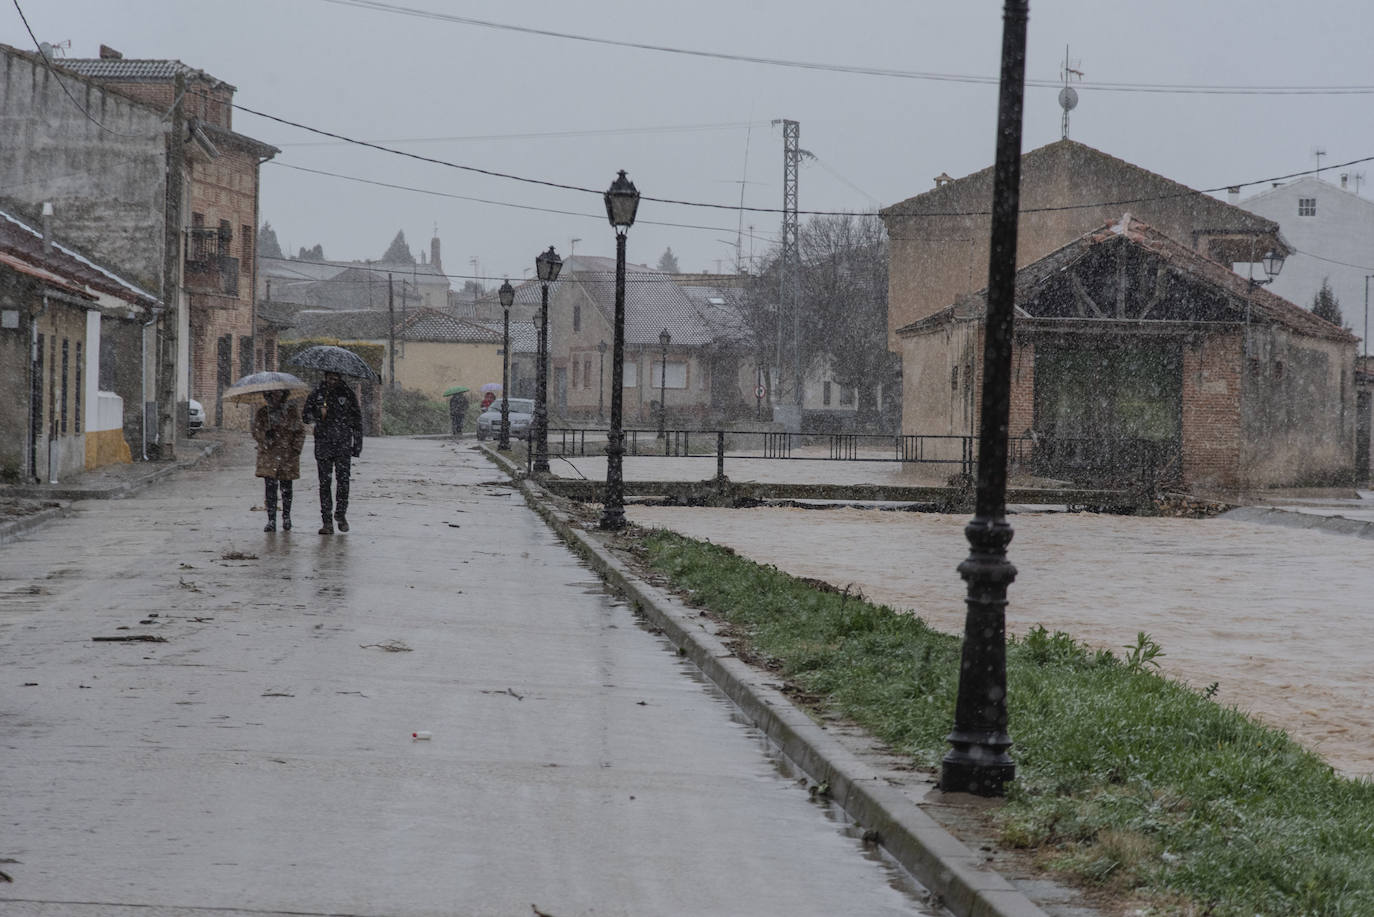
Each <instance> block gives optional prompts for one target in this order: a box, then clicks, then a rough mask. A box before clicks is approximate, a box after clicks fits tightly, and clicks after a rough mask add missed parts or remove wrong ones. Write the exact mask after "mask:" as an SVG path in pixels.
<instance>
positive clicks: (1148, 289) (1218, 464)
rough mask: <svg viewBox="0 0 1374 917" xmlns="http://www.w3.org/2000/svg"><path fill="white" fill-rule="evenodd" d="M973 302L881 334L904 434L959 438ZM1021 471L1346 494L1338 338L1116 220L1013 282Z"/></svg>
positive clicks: (965, 424) (1341, 338)
mask: <svg viewBox="0 0 1374 917" xmlns="http://www.w3.org/2000/svg"><path fill="white" fill-rule="evenodd" d="M985 296H986V293H985V291H982V292H979V293H976V294H974V295H971V296H966V297H962V298H960V300H959V301H958V302H957V303H955V304H954V305H951V306H948V307H946V308H945V309H942V310H940V311H938V312H936V313H934V314H933V315H928V316H925V317H923V318H921V319H919V320H918V321H915V322H911V323H909V324H907V325H904V326H903V327H901V328H899V329H898V330H897V335H898V337H899V339H900V340H901V342H902V347H903V353H904V354H906V355H908V356H909V357H910V358H911V362H910V364H909V365H910V367H911V369H910V370H909V376H910V377H911V378H910V385H909V388H908V396H909V401H908V402H907V403H906V404H905V405H904V408H905V410H907V411H908V412H909V414H908V416H909V418H910V419H911V421H912V422H914V424H915V425H916V427H917V429H920V430H922V431H930V432H949V433H955V434H971V433H973V432H974V431H975V430H976V425H977V414H978V404H979V397H980V393H979V386H980V384H981V380H982V367H981V362H982V353H983V333H984V327H985V322H986V308H987V306H986V299H985ZM1015 308H1016V318H1015V345H1014V351H1013V363H1012V391H1011V414H1010V419H1009V433H1010V435H1011V436H1012V437H1014V438H1015V441H1014V443H1013V457H1014V461H1016V462H1017V463H1018V464H1019V465H1020V467H1021V468H1022V469H1024V470H1029V471H1033V472H1035V473H1038V474H1041V475H1047V476H1050V477H1056V478H1065V479H1070V480H1077V481H1086V482H1091V483H1108V484H1110V483H1115V484H1120V483H1126V482H1136V481H1140V480H1142V478H1143V479H1146V480H1148V479H1154V480H1157V481H1159V482H1161V483H1172V484H1176V485H1181V486H1184V487H1191V488H1203V489H1212V488H1219V489H1228V490H1234V489H1254V488H1264V487H1281V486H1304V485H1330V484H1338V483H1343V484H1348V483H1350V481H1351V480H1352V478H1353V474H1354V457H1355V440H1356V432H1355V417H1356V394H1355V386H1354V382H1355V380H1354V373H1353V369H1354V360H1355V346H1356V339H1355V337H1354V336H1353V335H1351V334H1350V333H1349V332H1347V331H1345V330H1344V329H1341V328H1338V327H1336V326H1334V325H1331V324H1329V323H1328V322H1325V321H1323V320H1322V319H1319V318H1317V317H1316V316H1314V315H1312V314H1311V313H1310V312H1308V311H1306V310H1305V309H1302V308H1301V307H1299V306H1296V305H1294V304H1293V303H1290V302H1288V301H1287V300H1285V299H1282V298H1281V297H1278V296H1275V295H1274V294H1272V293H1270V292H1268V291H1267V290H1266V289H1264V287H1263V286H1262V285H1259V284H1256V283H1252V282H1251V281H1250V280H1248V279H1247V278H1244V277H1241V276H1239V275H1237V274H1236V273H1235V272H1234V271H1232V270H1231V269H1230V267H1229V266H1227V265H1225V264H1221V263H1219V262H1217V261H1214V260H1212V259H1210V258H1207V257H1206V256H1204V255H1203V254H1202V253H1200V252H1198V251H1196V250H1195V249H1193V248H1191V247H1189V246H1186V245H1183V244H1181V243H1179V242H1177V241H1175V240H1174V239H1172V238H1171V237H1169V236H1167V235H1166V234H1164V233H1162V232H1160V231H1158V230H1156V229H1154V228H1152V227H1150V226H1148V225H1146V224H1144V223H1142V222H1141V221H1139V220H1136V219H1134V218H1133V217H1132V216H1131V215H1129V214H1127V215H1125V216H1122V217H1120V218H1119V219H1117V220H1116V221H1113V222H1111V223H1108V224H1105V225H1103V226H1101V227H1099V228H1097V229H1095V230H1093V231H1091V232H1088V233H1086V234H1084V235H1082V236H1080V237H1079V238H1077V239H1075V240H1073V241H1072V242H1070V243H1069V244H1067V245H1065V246H1062V247H1060V248H1059V249H1057V250H1056V251H1053V252H1050V253H1048V254H1047V255H1045V256H1043V257H1041V258H1039V259H1037V260H1035V261H1034V262H1032V263H1030V264H1027V265H1024V266H1023V267H1021V269H1020V270H1019V271H1018V272H1017V275H1016V298H1015Z"/></svg>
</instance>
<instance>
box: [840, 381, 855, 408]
mask: <svg viewBox="0 0 1374 917" xmlns="http://www.w3.org/2000/svg"><path fill="white" fill-rule="evenodd" d="M853 404H854V388H853V387H852V386H850V387H848V388H846V387H845V386H843V385H841V386H840V406H841V407H846V406H852V405H853Z"/></svg>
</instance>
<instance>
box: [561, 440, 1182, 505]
mask: <svg viewBox="0 0 1374 917" xmlns="http://www.w3.org/2000/svg"><path fill="white" fill-rule="evenodd" d="M624 435H625V454H626V455H627V456H636V457H644V458H652V457H659V458H674V457H691V456H695V457H700V458H705V457H708V456H711V455H715V457H716V473H717V475H721V476H723V475H724V474H725V459H726V457H727V456H728V457H729V458H731V459H776V460H792V461H811V462H814V461H840V462H894V463H899V464H903V465H911V464H924V465H946V466H949V468H950V470H951V473H958V474H960V475H965V476H972V475H973V474H974V473H975V471H976V470H977V463H978V438H977V437H976V436H965V435H957V434H906V435H892V434H864V433H828V434H816V433H780V432H771V431H759V432H753V431H738V430H689V429H677V430H665V431H664V432H663V434H662V436H660V434H659V431H658V430H657V429H627V430H625V431H624ZM607 441H608V431H606V430H600V429H585V428H573V427H560V428H551V429H550V430H549V455H550V456H551V457H559V456H561V457H568V458H571V457H578V456H598V455H603V454H605V450H606V444H607ZM1007 446H1008V449H1007V452H1008V464H1009V465H1010V467H1011V469H1012V470H1013V471H1025V472H1028V473H1031V474H1035V475H1038V476H1041V477H1050V478H1062V479H1065V480H1068V481H1072V482H1074V483H1078V484H1085V485H1093V486H1105V485H1111V486H1117V485H1122V484H1135V485H1136V486H1142V487H1148V488H1150V489H1152V490H1153V489H1154V488H1155V487H1156V486H1158V485H1161V484H1169V483H1175V482H1177V481H1178V480H1179V479H1180V478H1181V477H1182V473H1181V472H1182V454H1181V449H1180V447H1179V443H1178V442H1176V441H1158V440H1149V439H1141V438H1138V437H1111V436H1107V437H1103V438H1098V439H1093V438H1087V437H1080V438H1064V437H1044V436H1035V435H1032V436H1015V437H1010V438H1009V439H1008V443H1007Z"/></svg>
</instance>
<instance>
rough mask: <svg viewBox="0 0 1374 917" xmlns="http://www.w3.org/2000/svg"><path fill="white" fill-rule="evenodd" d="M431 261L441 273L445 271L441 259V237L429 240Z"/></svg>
mask: <svg viewBox="0 0 1374 917" xmlns="http://www.w3.org/2000/svg"><path fill="white" fill-rule="evenodd" d="M429 263H430V264H432V265H434V270H436V271H438V272H439V273H440V274H442V273H443V272H444V265H443V262H441V261H440V260H439V237H438V236H435V237H434V238H432V239H430V240H429Z"/></svg>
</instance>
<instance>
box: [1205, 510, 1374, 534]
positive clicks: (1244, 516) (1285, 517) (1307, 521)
mask: <svg viewBox="0 0 1374 917" xmlns="http://www.w3.org/2000/svg"><path fill="white" fill-rule="evenodd" d="M1217 518H1218V519H1226V520H1229V521H1231V522H1258V523H1261V524H1263V525H1281V526H1285V527H1286V528H1294V529H1315V530H1317V531H1319V532H1325V533H1326V534H1328V535H1354V536H1356V537H1359V538H1374V522H1361V521H1360V520H1358V519H1347V518H1346V517H1345V516H1319V515H1317V514H1315V513H1301V512H1296V511H1294V510H1288V509H1275V508H1273V507H1265V506H1242V507H1239V508H1237V509H1233V510H1228V511H1226V512H1224V513H1222V514H1221V515H1220V516H1218V517H1217Z"/></svg>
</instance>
